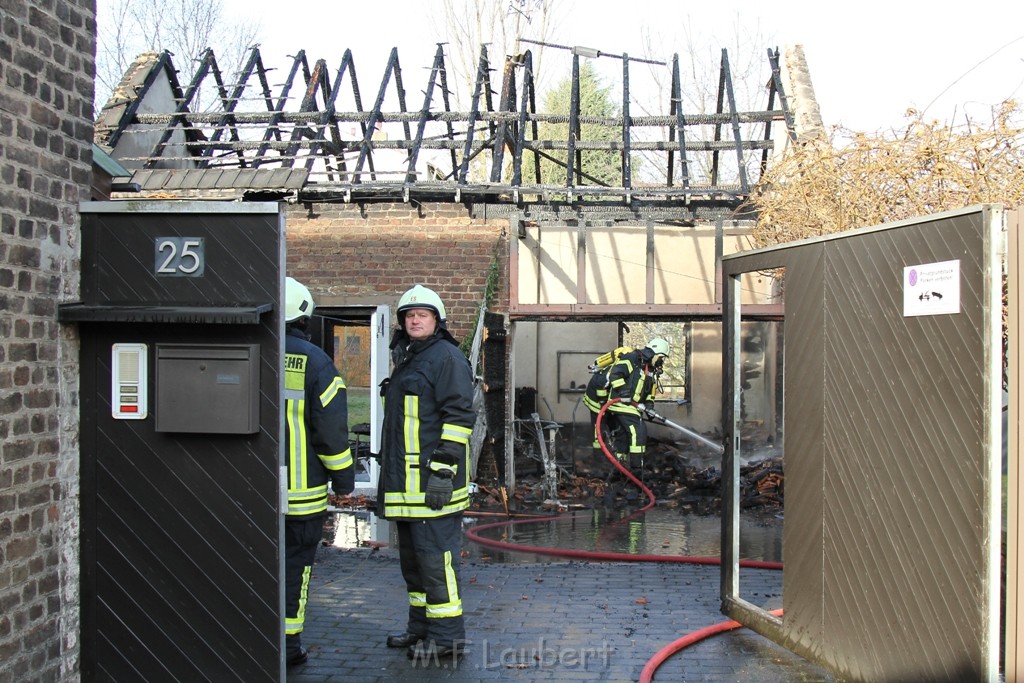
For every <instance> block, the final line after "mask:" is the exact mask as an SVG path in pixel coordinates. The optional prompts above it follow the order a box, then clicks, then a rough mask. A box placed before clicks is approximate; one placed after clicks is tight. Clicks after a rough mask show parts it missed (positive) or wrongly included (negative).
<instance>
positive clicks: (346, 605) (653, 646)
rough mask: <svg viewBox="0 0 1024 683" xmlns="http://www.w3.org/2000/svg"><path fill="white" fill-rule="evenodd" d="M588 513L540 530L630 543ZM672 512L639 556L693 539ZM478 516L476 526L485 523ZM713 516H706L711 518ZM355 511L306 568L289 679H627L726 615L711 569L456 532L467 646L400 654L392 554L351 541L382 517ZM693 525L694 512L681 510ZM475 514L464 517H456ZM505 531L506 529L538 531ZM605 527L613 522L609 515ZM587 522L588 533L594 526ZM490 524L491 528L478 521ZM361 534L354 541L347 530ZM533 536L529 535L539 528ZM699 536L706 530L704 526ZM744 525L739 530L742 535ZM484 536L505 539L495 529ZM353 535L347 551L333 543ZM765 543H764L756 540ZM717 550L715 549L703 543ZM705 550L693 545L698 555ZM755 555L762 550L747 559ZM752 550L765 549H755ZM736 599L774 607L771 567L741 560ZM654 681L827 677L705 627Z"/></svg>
mask: <svg viewBox="0 0 1024 683" xmlns="http://www.w3.org/2000/svg"><path fill="white" fill-rule="evenodd" d="M593 514H594V513H593V512H592V511H587V512H585V513H583V514H581V515H577V517H580V519H579V520H578V521H577V522H576V523H575V524H574V529H573V531H574V532H576V533H573V534H569V533H567V532H566V531H565V529H564V528H562V525H564V524H565V523H564V522H561V521H560V522H559V523H558V524H559V528H558V529H557V531H558V533H557V534H556V535H555V536H554V537H551V536H550V535H549V536H548V538H549V539H551V538H555V539H558V541H557V542H558V543H559V544H561V543H563V542H565V541H566V539H567V538H571V537H575V536H576V535H582V536H585V537H588V538H589V539H590V540H589V541H587V542H586V543H601V544H605V545H604V546H602V547H607V548H612V549H614V548H617V547H619V545H620V541H623V540H624V541H625V542H626V543H627V544H628V543H629V542H630V541H629V539H630V534H629V533H628V531H627V533H626V534H625V536H624V537H623V539H620V540H618V541H617V540H612V538H613V536H614V534H605V535H604V536H603V537H602V533H601V532H602V530H604V529H607V528H608V526H607V525H606V526H604V527H602V526H601V524H596V525H595V524H593V523H591V522H592V520H593V518H594V517H593ZM669 519H670V518H663V516H658V515H655V516H654V517H652V520H653V521H656V523H653V521H652V523H650V524H649V525H647V526H644V525H641V527H642V528H646V529H647V530H648V531H649V532H650V533H646V532H644V533H640V532H637V531H636V529H635V525H634V532H635V533H634V534H633V538H634V540H635V539H637V538H639V537H643V540H642V542H643V545H644V548H646V550H645V552H649V551H651V549H652V548H656V547H658V546H660V545H664V548H662V550H663V551H664V552H663V554H677V553H678V551H679V550H680V549H681V548H682V546H680V545H679V543H680V542H681V541H680V539H681V538H683V537H685V538H687V539H693V538H696V537H697V536H699V535H700V534H697V533H695V532H694V530H693V527H692V525H691V527H689V531H687V532H686V533H685V534H682V535H680V534H676V535H675V536H673V535H672V534H670V533H669V532H670V531H674V530H675V529H676V527H675V525H673V524H671V522H670V521H667V520H669ZM492 521H496V520H494V519H479V520H476V523H484V522H492ZM712 521H714V522H717V520H712ZM371 522H374V523H375V520H372V519H367V518H366V517H365V516H364V518H363V519H362V520H355V518H353V522H352V524H351V525H350V528H346V525H345V524H344V523H342V524H339V528H338V540H337V541H336V543H337V544H336V545H328V546H325V547H322V548H321V549H320V551H319V553H318V556H317V563H316V565H315V566H314V568H313V575H312V579H311V584H310V596H309V602H308V604H307V612H306V630H305V633H304V634H303V643H304V644H305V646H306V647H307V649H308V650H309V660H308V662H307V663H306V664H304V665H302V666H298V667H293V668H291V669H290V670H289V672H288V681H289V682H299V683H301V682H308V683H313V682H316V683H320V682H327V681H330V682H336V681H337V682H340V681H345V682H348V683H373V682H385V681H417V682H419V681H435V680H445V681H486V680H498V679H501V680H514V681H637V680H640V677H641V672H642V671H643V669H644V667H645V666H646V665H647V664H648V662H649V661H650V660H651V658H652V657H654V656H655V654H656V653H658V652H659V651H660V650H662V649H663V648H665V647H666V646H668V645H669V644H670V643H672V642H674V641H676V640H677V639H679V638H681V637H682V636H685V635H687V634H690V633H693V632H695V631H698V630H700V629H703V628H705V627H709V626H713V625H716V624H719V623H721V622H724V621H726V619H725V617H724V616H723V615H722V614H721V612H719V599H718V592H719V581H720V576H719V568H718V567H717V566H715V565H705V564H689V563H669V562H604V561H602V562H589V561H576V560H572V561H567V560H566V561H563V560H560V559H558V558H552V557H550V556H548V557H538V556H535V555H530V554H528V553H505V552H501V551H498V552H494V551H493V550H491V549H488V548H484V547H482V546H480V545H478V544H476V543H474V542H472V541H469V540H467V541H465V542H464V550H465V552H464V559H463V562H462V568H461V572H462V573H461V587H462V593H463V596H462V597H463V604H464V609H465V617H466V625H467V635H468V637H469V638H470V639H471V641H472V642H471V644H470V645H469V647H468V649H467V651H466V653H465V655H464V656H463V657H461V658H460V659H459V660H457V662H456V663H453V662H452V661H451V660H447V659H445V660H440V661H436V662H414V661H410V660H409V659H408V658H407V657H406V653H405V651H403V650H395V649H389V648H387V647H386V646H385V644H384V640H385V637H386V636H387V634H388V633H391V632H397V631H402V630H404V626H405V617H406V611H407V604H408V603H407V598H406V594H405V590H404V584H403V581H402V577H401V572H400V570H399V565H398V557H397V551H396V550H395V549H394V547H393V545H392V546H388V547H383V548H379V547H375V548H368V547H358V546H360V545H362V544H364V543H366V542H373V539H371V538H367V536H383V537H384V538H383V539H378V540H379V541H383V542H388V541H390V538H389V537H388V533H387V529H386V527H387V525H386V524H384V523H377V524H379V526H378V527H377V528H375V529H370V528H369V525H370V523H371ZM691 522H692V520H691ZM473 523H474V522H467V526H469V525H471V524H473ZM529 526H532V525H522V526H519V527H517V529H516V530H515V532H514V534H519V535H528V536H529V535H530V534H532V536H530V543H534V542H538V543H539V542H540V541H538V538H539V536H538V534H539V533H540V532H537V531H533V532H526V531H524V530H525V529H527V528H528V527H529ZM610 528H612V530H613V531H616V530H615V529H614V525H611V527H610ZM595 530H596V531H595ZM488 531H489V533H490V532H491V530H488ZM353 535H355V536H362V538H359V539H357V540H356V542H354V543H353V542H352V540H353V539H352V536H353ZM542 535H543V534H541V536H542ZM704 535H705V536H706V535H707V534H706V533H705V534H704ZM741 535H742V534H741ZM493 537H495V538H499V537H500V538H502V539H503V540H507V539H508V537H509V534H508V533H507V532H505V533H502V532H501V531H500V530H498V531H497V532H495V533H494V534H493ZM346 545H351V546H354V547H339V546H346ZM767 545H768V546H771V544H770V543H769V544H767ZM715 552H716V553H717V550H715ZM697 554H704V553H697ZM758 559H762V558H758ZM763 559H769V560H771V559H775V558H772V557H770V556H765V557H764V558H763ZM740 586H741V594H742V596H743V597H744V599H746V600H748V601H750V602H752V603H754V604H757V605H760V606H763V607H765V608H766V609H776V608H779V607H781V606H782V572H781V571H776V570H767V569H752V568H743V569H741V572H740ZM653 680H654V681H686V682H697V681H707V682H710V681H744V682H747V681H758V682H764V683H775V682H778V683H782V682H784V681H785V682H788V681H807V682H819V681H820V682H831V681H834V680H835V679H834V678H833V677H832V676H831V675H830V674H829V673H828V672H826V671H825V670H823V669H821V668H820V667H818V666H816V665H814V664H812V663H810V662H808V661H806V660H804V659H802V658H801V657H798V656H797V655H794V654H792V653H790V652H789V651H788V650H785V649H783V648H781V647H779V646H778V645H776V644H774V643H773V642H771V641H769V640H768V639H766V638H763V637H762V636H759V635H757V634H756V633H754V632H752V631H750V630H748V629H744V628H740V629H736V630H732V631H728V632H725V633H720V634H718V635H714V636H711V637H710V638H708V639H705V640H702V641H700V642H698V643H696V644H694V645H691V646H689V647H687V648H686V649H684V650H682V651H680V652H678V653H676V654H674V655H672V656H671V657H670V658H669V659H668V660H667V661H665V662H664V663H663V664H662V665H661V666H660V667H659V668H658V669H657V671H656V673H655V675H654V678H653Z"/></svg>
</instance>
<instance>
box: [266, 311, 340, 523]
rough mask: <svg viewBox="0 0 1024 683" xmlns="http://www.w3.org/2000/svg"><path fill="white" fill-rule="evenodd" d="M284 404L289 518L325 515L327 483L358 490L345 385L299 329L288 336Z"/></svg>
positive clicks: (335, 486) (286, 338)
mask: <svg viewBox="0 0 1024 683" xmlns="http://www.w3.org/2000/svg"><path fill="white" fill-rule="evenodd" d="M284 344H285V345H284V350H285V356H284V358H285V360H284V399H285V401H284V405H285V411H284V412H285V439H286V446H287V457H288V512H287V514H288V517H289V518H292V519H295V518H299V517H308V516H310V515H317V514H323V513H326V512H327V480H328V478H330V480H331V483H332V486H333V488H334V493H336V494H338V495H345V494H347V493H351V492H352V489H353V488H354V487H355V467H354V464H353V462H352V451H351V449H350V447H349V442H348V395H347V392H346V391H345V382H344V380H342V378H341V376H340V375H339V374H338V370H337V369H336V368H335V367H334V363H333V362H332V361H331V359H330V357H329V356H328V355H327V354H326V353H324V351H323V349H321V348H319V347H317V346H315V345H313V344H311V343H310V342H309V341H307V339H306V337H305V336H304V335H303V333H302V332H301V331H300V330H297V329H294V328H288V329H287V330H286V331H285V343H284Z"/></svg>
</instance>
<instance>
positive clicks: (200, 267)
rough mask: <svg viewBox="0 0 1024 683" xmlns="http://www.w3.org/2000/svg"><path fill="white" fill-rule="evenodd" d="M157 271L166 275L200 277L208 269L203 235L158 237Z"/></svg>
mask: <svg viewBox="0 0 1024 683" xmlns="http://www.w3.org/2000/svg"><path fill="white" fill-rule="evenodd" d="M154 244H155V247H156V261H155V263H154V268H155V272H156V274H157V275H158V276H165V277H199V276H201V275H202V274H203V271H204V270H205V269H206V257H205V254H204V247H205V242H204V238H202V237H157V238H156V241H155V243H154Z"/></svg>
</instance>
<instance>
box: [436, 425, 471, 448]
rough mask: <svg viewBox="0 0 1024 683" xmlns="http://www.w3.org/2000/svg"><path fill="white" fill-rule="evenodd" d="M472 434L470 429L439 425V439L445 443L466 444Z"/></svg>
mask: <svg viewBox="0 0 1024 683" xmlns="http://www.w3.org/2000/svg"><path fill="white" fill-rule="evenodd" d="M472 433H473V428H472V427H460V426H459V425H453V424H449V423H447V422H446V423H444V424H443V425H441V438H442V439H443V440H445V441H454V442H455V443H462V444H468V443H469V437H470V435H471V434H472Z"/></svg>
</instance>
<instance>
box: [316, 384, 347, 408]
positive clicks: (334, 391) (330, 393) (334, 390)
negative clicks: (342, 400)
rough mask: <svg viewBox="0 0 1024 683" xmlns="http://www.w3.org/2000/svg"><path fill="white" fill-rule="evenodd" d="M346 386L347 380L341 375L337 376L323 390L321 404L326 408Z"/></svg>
mask: <svg viewBox="0 0 1024 683" xmlns="http://www.w3.org/2000/svg"><path fill="white" fill-rule="evenodd" d="M344 388H345V380H343V379H342V378H341V377H335V378H334V380H333V381H332V382H331V383H330V384H329V385H328V387H327V388H326V389H324V390H323V393H321V394H320V405H322V406H324V407H325V408H326V407H327V405H328V404H329V403H330V402H331V401H333V400H334V397H335V396H337V395H338V392H339V391H341V390H342V389H344Z"/></svg>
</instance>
